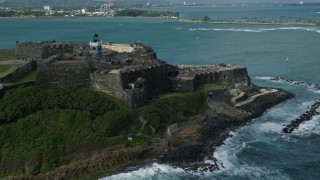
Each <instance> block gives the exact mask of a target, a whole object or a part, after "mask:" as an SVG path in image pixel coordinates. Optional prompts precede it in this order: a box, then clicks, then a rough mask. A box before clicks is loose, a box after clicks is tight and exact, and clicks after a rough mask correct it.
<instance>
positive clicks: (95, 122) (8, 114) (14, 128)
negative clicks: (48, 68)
mask: <svg viewBox="0 0 320 180" xmlns="http://www.w3.org/2000/svg"><path fill="white" fill-rule="evenodd" d="M215 86H217V85H215ZM218 86H219V87H221V85H218ZM212 87H213V86H212ZM212 87H211V88H212ZM209 88H210V87H209ZM207 89H208V88H206V89H205V90H207ZM205 90H200V91H198V92H196V93H185V94H182V93H173V94H167V95H164V96H161V97H160V98H158V99H154V100H152V101H151V102H150V103H149V105H147V106H144V107H142V108H139V109H134V110H132V109H129V108H127V107H126V106H125V105H124V104H123V103H122V102H120V101H119V100H118V99H116V98H114V97H111V96H109V95H107V94H104V93H101V92H96V91H93V90H90V89H79V88H72V87H65V88H62V89H48V90H43V89H40V88H38V87H28V88H18V89H14V90H10V91H8V92H7V93H6V94H5V96H4V97H3V98H2V99H1V100H0V177H5V176H8V175H18V174H21V173H22V172H23V171H27V172H32V171H35V172H36V171H37V170H40V172H48V171H50V170H52V169H54V168H55V167H58V166H60V165H63V164H67V163H68V162H69V161H70V159H68V157H70V156H69V155H71V154H73V155H74V154H78V153H81V152H89V151H92V150H97V149H99V148H105V147H109V146H113V145H117V144H127V146H131V145H139V144H144V143H145V141H146V140H143V139H141V138H140V139H139V141H137V142H133V143H132V142H131V143H128V142H127V140H126V138H127V135H128V133H129V132H135V133H137V134H138V133H139V134H141V133H142V134H145V135H151V136H159V135H161V134H162V133H163V132H164V131H165V129H166V127H167V126H168V125H171V124H172V123H176V122H182V121H185V120H187V118H188V117H190V116H193V115H195V114H198V113H201V112H204V111H205V109H206V108H207V105H206V103H205V96H206V93H205ZM140 115H144V116H145V119H146V120H147V121H148V122H149V123H150V125H152V126H153V127H154V128H155V129H156V133H155V134H152V132H151V131H150V130H148V129H147V128H145V129H143V130H142V131H140V130H139V129H140V126H141V123H140V122H139V120H138V117H139V116H140ZM5 169H7V170H6V171H4V170H5Z"/></svg>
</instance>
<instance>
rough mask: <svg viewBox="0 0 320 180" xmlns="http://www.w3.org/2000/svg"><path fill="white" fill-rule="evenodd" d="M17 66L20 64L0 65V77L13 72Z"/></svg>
mask: <svg viewBox="0 0 320 180" xmlns="http://www.w3.org/2000/svg"><path fill="white" fill-rule="evenodd" d="M19 66H21V64H4V65H0V77H3V76H5V75H7V74H9V73H11V72H13V71H14V70H15V69H17V68H18V67H19Z"/></svg>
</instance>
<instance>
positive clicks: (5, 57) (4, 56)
mask: <svg viewBox="0 0 320 180" xmlns="http://www.w3.org/2000/svg"><path fill="white" fill-rule="evenodd" d="M14 59H17V57H16V56H15V55H11V54H1V53H0V61H6V60H14Z"/></svg>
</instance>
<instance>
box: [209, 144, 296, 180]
mask: <svg viewBox="0 0 320 180" xmlns="http://www.w3.org/2000/svg"><path fill="white" fill-rule="evenodd" d="M234 148H236V149H238V150H239V149H240V150H241V149H245V148H248V146H247V143H242V145H241V146H237V147H233V148H230V147H227V148H226V147H225V148H221V149H219V150H218V151H217V152H216V153H215V154H214V157H215V158H217V159H219V160H220V161H222V162H223V166H224V168H223V169H222V170H220V171H217V172H216V173H215V174H213V175H212V176H213V179H214V177H215V176H219V177H220V176H222V177H232V176H235V177H244V178H246V179H274V180H278V179H280V180H287V179H290V178H289V177H287V176H285V175H283V174H281V172H280V171H278V170H276V169H269V168H264V167H257V166H254V165H248V164H243V163H240V162H239V160H238V158H237V155H236V153H235V152H233V151H234V150H235V149H234Z"/></svg>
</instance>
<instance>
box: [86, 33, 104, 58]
mask: <svg viewBox="0 0 320 180" xmlns="http://www.w3.org/2000/svg"><path fill="white" fill-rule="evenodd" d="M101 44H102V41H100V42H99V35H98V34H97V33H94V35H93V40H92V41H90V42H89V46H90V56H91V57H96V58H99V57H101V55H102V46H101Z"/></svg>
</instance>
